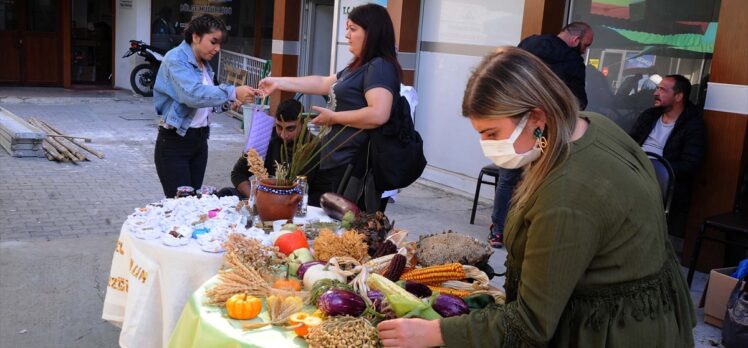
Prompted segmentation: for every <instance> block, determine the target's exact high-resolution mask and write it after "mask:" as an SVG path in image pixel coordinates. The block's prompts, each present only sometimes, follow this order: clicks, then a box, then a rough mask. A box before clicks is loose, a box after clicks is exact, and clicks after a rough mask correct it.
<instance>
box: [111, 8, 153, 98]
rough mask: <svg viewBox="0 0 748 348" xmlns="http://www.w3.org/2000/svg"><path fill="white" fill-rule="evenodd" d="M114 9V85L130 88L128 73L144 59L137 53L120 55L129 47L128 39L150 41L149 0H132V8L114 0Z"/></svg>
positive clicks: (143, 61)
mask: <svg viewBox="0 0 748 348" xmlns="http://www.w3.org/2000/svg"><path fill="white" fill-rule="evenodd" d="M127 3H129V2H127ZM114 11H115V21H116V23H115V25H116V28H115V40H114V76H115V79H114V86H115V87H119V88H124V89H128V90H132V86H130V73H131V72H132V69H133V68H134V67H135V66H136V65H138V64H141V63H145V59H143V58H142V57H140V56H138V55H133V56H130V57H127V58H124V59H123V58H122V56H123V55H124V54H125V52H126V51H127V49H128V48H130V40H142V41H143V42H151V34H150V32H151V0H133V1H132V8H123V7H122V6H121V5H120V0H116V1H115V3H114Z"/></svg>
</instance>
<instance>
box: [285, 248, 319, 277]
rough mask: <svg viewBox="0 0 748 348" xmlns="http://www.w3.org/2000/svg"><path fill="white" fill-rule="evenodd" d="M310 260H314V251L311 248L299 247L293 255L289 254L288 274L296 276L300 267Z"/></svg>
mask: <svg viewBox="0 0 748 348" xmlns="http://www.w3.org/2000/svg"><path fill="white" fill-rule="evenodd" d="M309 261H314V256H312V252H311V250H309V248H299V249H296V250H294V251H293V252H292V253H291V255H288V274H290V275H292V276H296V274H297V273H298V271H299V267H301V265H302V264H304V263H306V262H309Z"/></svg>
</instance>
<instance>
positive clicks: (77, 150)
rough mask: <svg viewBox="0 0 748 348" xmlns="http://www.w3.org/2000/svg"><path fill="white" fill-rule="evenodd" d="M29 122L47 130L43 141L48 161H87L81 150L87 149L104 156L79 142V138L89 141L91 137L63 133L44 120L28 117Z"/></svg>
mask: <svg viewBox="0 0 748 348" xmlns="http://www.w3.org/2000/svg"><path fill="white" fill-rule="evenodd" d="M29 123H30V124H32V125H34V126H36V127H38V128H40V129H41V130H43V131H45V132H47V138H45V139H44V141H43V143H42V144H43V148H44V152H45V156H46V157H47V159H48V160H50V161H59V162H73V163H75V162H80V161H88V158H87V157H86V155H84V154H83V152H81V151H87V152H89V153H91V154H93V155H94V156H96V157H98V158H104V154H102V153H100V152H98V151H96V150H94V149H92V148H90V147H88V146H86V145H83V144H81V143H80V140H83V141H84V142H87V143H90V142H91V139H89V138H83V137H75V136H70V135H65V134H63V133H62V132H60V131H59V130H57V128H55V127H53V126H52V125H50V124H49V123H47V122H46V121H42V120H40V119H38V118H34V117H30V118H29Z"/></svg>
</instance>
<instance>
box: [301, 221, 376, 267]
mask: <svg viewBox="0 0 748 348" xmlns="http://www.w3.org/2000/svg"><path fill="white" fill-rule="evenodd" d="M312 243H313V248H314V255H315V257H316V258H317V259H318V260H321V261H325V262H327V261H329V260H330V259H331V258H333V257H336V256H337V257H340V256H349V257H352V258H354V259H356V260H357V261H359V262H360V261H362V260H363V259H364V258H365V257H367V256H368V255H369V254H368V253H367V250H368V248H369V247H368V246H367V245H366V243H365V242H364V235H363V234H360V233H358V232H356V231H345V232H343V234H342V235H341V236H338V235H337V234H335V233H333V232H332V231H331V230H330V229H327V228H324V229H322V230H320V232H319V236H318V237H317V238H315V239H314V241H313V242H312Z"/></svg>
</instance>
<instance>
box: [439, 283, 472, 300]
mask: <svg viewBox="0 0 748 348" xmlns="http://www.w3.org/2000/svg"><path fill="white" fill-rule="evenodd" d="M429 289H431V291H433V292H438V293H440V294H444V295H453V296H457V297H468V296H470V295H471V294H472V292H470V291H465V290H456V289H450V288H442V287H440V286H431V285H429Z"/></svg>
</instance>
